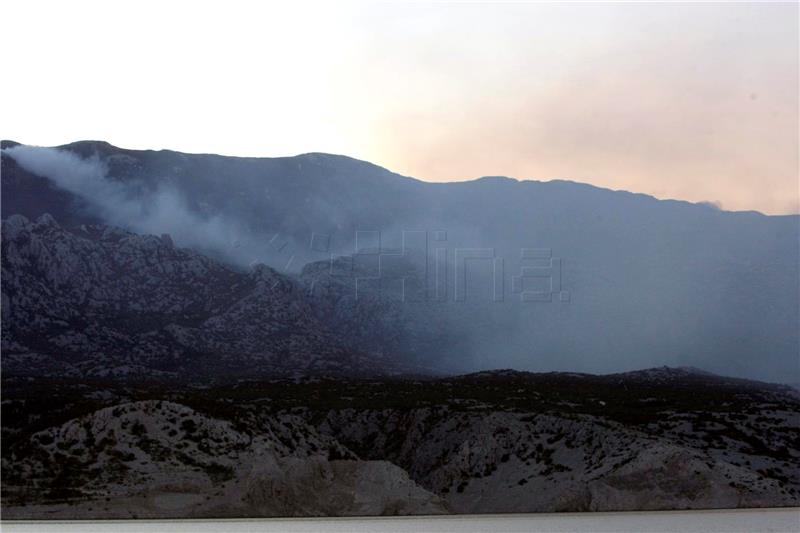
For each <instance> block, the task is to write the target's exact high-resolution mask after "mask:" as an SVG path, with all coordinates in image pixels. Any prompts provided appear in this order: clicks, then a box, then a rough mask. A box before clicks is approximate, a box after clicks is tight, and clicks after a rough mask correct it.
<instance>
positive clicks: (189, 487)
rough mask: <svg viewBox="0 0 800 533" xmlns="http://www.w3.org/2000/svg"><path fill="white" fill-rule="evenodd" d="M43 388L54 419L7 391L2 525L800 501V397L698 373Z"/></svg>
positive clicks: (22, 391) (31, 395)
mask: <svg viewBox="0 0 800 533" xmlns="http://www.w3.org/2000/svg"><path fill="white" fill-rule="evenodd" d="M701 384H702V386H701ZM42 386H44V387H46V388H47V389H48V390H51V391H53V392H52V394H53V395H54V396H55V397H56V398H59V399H62V400H60V401H59V404H63V405H64V408H63V412H62V413H59V409H53V408H52V407H51V406H50V402H42V401H41V400H40V399H39V398H38V396H39V394H38V393H36V392H34V391H32V390H30V388H27V387H22V386H19V385H14V384H13V383H11V384H10V386H9V387H8V392H7V393H6V394H5V397H4V402H3V420H4V430H5V431H6V433H5V434H4V442H6V443H7V444H6V446H4V452H3V453H4V455H3V479H4V484H3V491H4V492H3V505H4V509H3V513H4V516H15V517H32V516H39V517H62V518H69V517H72V518H75V517H127V516H131V514H136V515H137V516H152V517H154V516H275V515H315V514H318V515H339V514H395V513H397V514H407V513H411V514H415V513H435V512H455V513H484V512H492V513H497V512H536V511H548V512H553V511H587V510H594V511H612V510H643V509H704V508H733V507H772V506H787V505H797V504H798V503H799V502H800V395H798V394H797V393H796V391H793V390H792V389H790V388H788V387H784V386H781V385H770V384H766V383H760V382H752V381H743V380H738V379H731V378H723V377H720V376H715V375H711V374H707V373H700V372H697V371H695V370H692V369H673V368H658V369H649V370H646V371H641V372H636V373H628V374H613V375H604V376H595V375H588V374H565V373H547V374H528V373H520V372H513V371H495V372H483V373H480V374H472V375H467V376H460V377H452V378H439V379H435V380H411V379H396V378H394V379H365V380H346V379H341V378H338V379H317V378H303V379H291V380H270V381H248V382H240V383H236V384H226V385H222V386H219V387H213V388H202V389H197V390H186V389H174V388H173V389H170V388H166V389H165V388H163V387H156V386H145V385H139V386H137V387H131V386H127V385H122V384H119V383H118V382H97V381H83V382H77V381H76V382H74V383H72V384H71V385H64V384H58V383H57V382H55V381H54V382H53V383H52V384H50V385H48V384H46V383H43V384H42ZM144 398H150V399H144ZM153 398H163V399H159V400H157V399H153ZM69 406H72V407H69ZM78 406H82V407H78ZM21 408H24V413H25V416H19V415H20V413H22V412H23V411H20V409H21ZM76 408H78V409H79V410H82V411H83V412H84V414H82V415H78V416H75V414H74V412H75V409H76ZM309 495H312V496H309ZM21 502H26V503H27V505H25V506H22V505H21ZM8 513H10V514H8Z"/></svg>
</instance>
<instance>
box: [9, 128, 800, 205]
mask: <svg viewBox="0 0 800 533" xmlns="http://www.w3.org/2000/svg"><path fill="white" fill-rule="evenodd" d="M16 146H36V145H25V144H24V143H19V142H17V141H14V140H10V139H6V140H2V141H0V148H2V149H7V148H12V147H16ZM98 147H102V148H103V149H104V150H106V151H120V152H126V153H134V154H135V153H148V152H149V153H165V154H174V155H178V156H203V157H215V158H229V159H239V160H256V161H258V160H266V161H286V160H295V159H303V158H309V157H324V158H331V159H334V160H342V161H350V162H354V163H357V164H360V165H366V166H368V167H373V168H375V169H378V170H380V171H383V172H386V173H388V174H391V175H393V176H397V177H400V178H405V179H408V180H413V181H415V182H419V183H425V184H462V183H475V182H495V181H508V182H514V183H519V184H522V183H534V184H553V185H559V184H564V185H570V186H578V187H586V188H589V189H594V190H597V191H602V192H610V193H623V194H629V195H633V196H636V197H641V198H647V199H650V200H654V201H657V202H674V203H677V204H687V205H691V206H695V207H702V208H705V209H713V210H715V211H720V212H724V213H752V214H758V215H761V216H764V217H798V219H800V213H789V214H778V215H771V214H767V213H762V212H760V211H758V210H755V209H741V210H728V209H724V208H717V207H710V206H709V205H708V201H699V202H692V201H689V200H682V199H679V198H658V197H657V196H654V195H651V194H647V193H641V192H636V191H629V190H626V189H612V188H610V187H603V186H600V185H595V184H592V183H590V182H584V181H578V180H573V179H567V178H552V179H535V178H516V177H513V176H500V175H487V176H477V177H474V178H465V179H459V180H457V181H449V182H441V181H428V180H425V179H422V178H418V177H414V176H409V175H405V174H400V173H398V172H395V171H392V170H390V169H388V168H387V167H384V166H381V165H379V164H377V163H373V162H371V161H368V160H366V159H359V158H357V157H353V156H349V155H346V154H334V153H328V152H303V153H299V154H295V155H287V156H240V155H224V154H217V153H213V152H182V151H178V150H172V149H169V148H162V149H131V148H122V147H119V146H116V145H113V144H111V143H109V142H107V141H101V140H88V139H87V140H80V141H73V142H70V143H67V144H61V145H57V146H50V147H47V148H54V149H59V150H71V151H75V152H77V153H80V154H84V155H86V154H89V153H91V152H90V150H91V149H94V152H95V153H97V152H98V150H97V148H98Z"/></svg>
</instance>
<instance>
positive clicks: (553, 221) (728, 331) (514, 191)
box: [0, 142, 800, 382]
mask: <svg viewBox="0 0 800 533" xmlns="http://www.w3.org/2000/svg"><path fill="white" fill-rule="evenodd" d="M3 147H4V149H3V151H2V157H1V158H0V159H2V213H3V217H4V218H8V217H9V216H11V215H13V214H17V213H18V214H23V215H25V216H26V217H28V218H29V219H35V218H37V217H39V216H41V215H42V214H43V213H47V212H49V213H51V214H52V215H53V216H54V217H55V218H56V219H57V220H58V221H59V223H60V224H62V225H64V226H65V227H68V228H72V227H73V226H75V225H80V224H82V223H84V224H90V223H96V222H98V220H99V221H102V222H103V223H105V224H110V225H113V226H120V227H124V228H126V229H128V230H130V231H134V232H136V233H140V234H156V235H160V234H162V233H169V234H170V235H171V236H172V238H173V239H174V240H175V243H176V244H177V245H179V246H189V247H192V248H194V249H196V250H199V251H202V252H203V253H204V254H206V255H209V256H211V257H214V258H215V259H217V260H221V261H223V262H227V263H232V264H237V265H239V266H240V267H246V266H247V265H249V264H250V263H251V262H253V261H257V262H263V263H265V264H267V265H269V266H271V267H272V268H274V269H276V270H278V271H280V272H282V273H287V272H292V273H299V272H300V270H301V269H302V266H303V265H304V264H307V263H310V262H315V261H329V260H330V259H331V256H334V257H336V256H350V255H352V254H353V253H357V252H359V249H360V248H363V247H365V246H367V247H373V248H377V249H379V250H381V251H382V253H381V260H382V261H384V262H385V263H386V264H387V265H389V264H391V263H393V262H394V261H393V256H395V255H396V254H395V253H394V250H403V251H405V252H408V255H410V256H414V258H415V268H417V269H418V271H419V284H418V287H417V289H416V292H417V295H418V296H422V297H424V298H429V299H430V298H432V297H433V299H436V298H438V297H439V296H442V297H443V298H444V301H445V302H446V303H447V305H440V306H439V309H438V310H439V311H444V313H439V314H437V316H439V317H443V320H445V321H446V322H447V323H448V324H454V325H455V326H456V328H457V329H456V330H455V331H454V332H453V333H454V334H453V335H451V339H457V342H444V343H441V344H440V345H437V346H436V350H429V351H427V352H426V353H420V351H419V342H418V341H415V340H414V339H407V342H406V341H404V342H402V343H400V346H402V348H403V349H404V350H405V351H406V352H407V353H406V354H404V355H405V356H407V357H409V358H411V359H414V360H417V359H420V358H423V359H424V361H423V366H437V365H439V366H441V365H442V363H443V364H444V365H445V366H447V367H448V368H449V369H450V370H452V371H457V372H467V371H475V370H480V369H483V368H495V367H498V366H507V367H512V368H519V369H527V370H536V371H541V370H547V369H561V370H572V371H584V372H594V373H602V372H608V371H614V370H622V369H626V368H644V367H648V366H654V365H660V364H669V365H672V366H680V365H692V366H697V367H701V368H706V369H709V370H712V371H716V372H722V373H727V374H733V375H737V376H740V377H750V378H756V379H767V380H773V381H774V380H778V379H780V380H783V381H784V382H797V381H798V380H800V367H798V365H797V357H796V356H797V353H798V351H800V334H798V330H797V323H798V320H800V317H798V312H799V311H798V306H797V298H796V295H797V292H798V290H800V288H799V287H798V280H800V270H798V269H799V268H800V266H799V265H798V261H797V257H798V254H800V251H799V250H798V246H799V244H798V243H800V233H798V232H800V219H798V217H797V216H764V215H761V214H759V213H753V212H736V213H734V212H726V211H721V210H718V209H715V208H713V207H709V205H705V204H703V205H701V204H697V205H695V204H689V203H686V202H676V201H659V200H656V199H654V198H651V197H648V196H644V195H638V194H631V193H628V192H624V191H609V190H604V189H599V188H596V187H591V186H588V185H583V184H578V183H572V182H565V181H551V182H537V181H517V180H513V179H509V178H497V177H495V178H482V179H478V180H474V181H470V182H463V183H443V184H434V183H424V182H421V181H417V180H414V179H411V178H408V177H403V176H399V175H397V174H393V173H391V172H389V171H387V170H386V169H382V168H380V167H377V166H375V165H372V164H369V163H366V162H363V161H357V160H354V159H351V158H347V157H342V156H332V155H326V154H305V155H301V156H297V157H286V158H272V159H270V158H233V157H222V156H215V155H192V154H182V153H177V152H171V151H168V150H162V151H136V150H124V149H120V148H117V147H114V146H111V145H109V144H108V143H103V142H79V143H73V144H70V145H66V146H64V147H61V148H59V149H58V150H52V149H45V148H35V147H26V146H18V145H16V144H15V143H12V142H4V143H3ZM456 250H462V251H463V250H474V251H481V253H484V252H485V253H488V254H489V256H491V258H492V259H493V260H494V261H495V263H494V266H492V264H491V261H488V260H486V259H483V260H470V261H469V267H466V266H465V263H464V264H462V263H463V262H464V261H465V260H464V259H459V258H457V257H456ZM525 250H528V252H525ZM531 253H532V254H533V255H534V256H536V257H538V259H537V258H534V259H531V258H530V257H529V255H530V254H531ZM437 254H438V255H437ZM526 254H528V255H526ZM458 265H461V267H459V266H458ZM399 267H400V266H399V265H394V266H393V268H395V269H396V268H399ZM459 268H463V269H464V270H463V271H462V273H459V271H458V269H459ZM493 268H495V269H497V270H496V271H493V270H492V269H493ZM531 268H533V269H534V270H523V269H531ZM537 268H538V269H541V268H544V269H545V270H543V271H541V272H542V273H544V274H547V273H549V274H551V279H550V280H548V279H544V280H542V279H538V280H537V279H535V278H533V279H531V278H527V279H522V278H520V276H521V275H522V273H524V272H535V271H536V269H537ZM391 269H392V268H388V270H391ZM437 269H441V270H437ZM536 275H540V274H534V276H536ZM541 275H543V274H541ZM398 276H399V277H397V278H395V279H393V282H395V283H398V282H400V281H401V280H402V279H404V278H405V276H404V275H403V274H402V273H400V274H399V275H398ZM463 276H466V280H465V281H462V277H463ZM462 284H463V285H464V286H465V292H466V294H465V295H464V296H466V297H465V298H464V299H463V301H456V300H457V297H456V292H457V291H458V290H459V289H458V288H459V287H461V286H462ZM526 291H528V292H530V291H533V292H541V293H542V294H541V295H540V296H541V297H535V300H536V301H533V302H531V301H523V294H522V293H523V292H526ZM498 295H499V296H500V300H499V301H498V300H497V299H496V298H497V297H498ZM536 298H538V300H537V299H536ZM468 306H472V307H473V309H471V310H465V307H468ZM415 312H416V311H415ZM465 317H466V318H465ZM598 317H603V320H599V319H598ZM420 322H421V321H414V324H415V325H417V326H418V325H419V323H420ZM465 323H466V324H469V325H468V326H466V327H465ZM422 333H423V335H422V336H423V337H424V332H422ZM372 348H374V347H372ZM372 351H373V352H378V351H380V350H372ZM386 351H387V350H384V352H386ZM611 353H613V358H612V357H610V356H608V355H607V354H611ZM755 353H758V354H759V355H758V357H759V358H760V361H761V362H762V364H759V365H753V364H752V361H753V357H754V354H755Z"/></svg>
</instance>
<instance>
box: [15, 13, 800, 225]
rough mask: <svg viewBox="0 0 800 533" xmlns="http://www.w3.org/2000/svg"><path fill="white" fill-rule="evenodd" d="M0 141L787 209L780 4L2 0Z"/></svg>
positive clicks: (795, 185)
mask: <svg viewBox="0 0 800 533" xmlns="http://www.w3.org/2000/svg"><path fill="white" fill-rule="evenodd" d="M0 13H2V19H3V22H2V28H1V29H0V44H1V45H2V53H3V57H2V73H3V80H2V83H0V102H2V104H0V105H2V108H0V117H1V118H0V124H2V130H1V131H0V136H2V137H3V138H7V139H14V140H17V141H19V142H23V143H29V144H39V145H56V144H63V143H67V142H71V141H74V140H79V139H102V140H106V141H109V142H111V143H112V144H115V145H118V146H122V147H125V148H153V149H158V148H170V149H174V150H181V151H186V152H213V153H221V154H228V155H253V156H279V155H293V154H297V153H304V152H312V151H320V152H332V153H342V154H347V155H350V156H353V157H357V158H359V159H366V160H369V161H372V162H374V163H377V164H380V165H382V166H385V167H387V168H389V169H391V170H394V171H396V172H400V173H402V174H407V175H411V176H414V177H417V178H420V179H424V180H429V181H452V180H464V179H473V178H475V177H478V176H482V175H508V176H513V177H516V178H519V179H539V180H547V179H554V178H561V179H572V180H576V181H583V182H588V183H592V184H595V185H598V186H602V187H609V188H613V189H626V190H630V191H634V192H643V193H647V194H652V195H654V196H657V197H659V198H678V199H685V200H689V201H713V202H719V203H720V204H721V205H722V207H723V208H725V209H731V210H741V209H756V210H759V211H762V212H765V213H770V214H783V213H797V212H800V190H799V187H800V183H799V181H798V142H799V140H798V5H797V4H792V3H790V4H753V5H747V4H733V3H728V4H696V5H685V4H681V5H677V4H650V3H634V4H613V5H597V4H594V5H588V4H518V3H515V4H452V3H448V4H419V3H417V4H385V3H384V4H349V3H348V4H345V3H336V4H335V5H334V3H333V2H330V3H327V4H299V5H298V4H290V3H289V2H285V3H280V4H263V3H257V2H252V3H247V2H233V1H225V2H186V3H181V2H163V1H162V2H141V1H137V2H125V3H121V2H84V1H70V2H37V1H27V0H26V1H15V2H11V1H8V2H4V3H3V4H2V9H0Z"/></svg>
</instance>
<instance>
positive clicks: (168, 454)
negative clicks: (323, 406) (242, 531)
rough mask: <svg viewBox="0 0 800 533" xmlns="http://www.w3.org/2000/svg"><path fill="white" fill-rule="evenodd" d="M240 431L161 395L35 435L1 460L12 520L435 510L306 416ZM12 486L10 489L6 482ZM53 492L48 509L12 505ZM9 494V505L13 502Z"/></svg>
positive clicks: (398, 477) (391, 471) (382, 465)
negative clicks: (321, 431) (311, 424)
mask: <svg viewBox="0 0 800 533" xmlns="http://www.w3.org/2000/svg"><path fill="white" fill-rule="evenodd" d="M250 429H251V430H252V431H250V432H242V431H241V430H239V429H237V428H235V427H234V426H233V425H232V424H231V423H230V422H226V421H222V420H219V419H213V418H209V417H207V416H204V415H201V414H199V413H197V412H195V411H193V410H192V409H190V408H188V407H186V406H183V405H179V404H175V403H171V402H164V401H145V402H136V403H130V404H122V405H117V406H115V407H108V408H105V409H101V410H99V411H96V412H94V413H91V414H88V415H86V416H83V417H81V418H79V419H74V420H70V421H68V422H66V423H65V424H63V425H61V426H59V427H55V428H50V429H48V430H45V431H40V432H38V433H35V434H34V435H33V436H32V437H31V440H30V446H26V447H18V448H16V452H15V454H13V455H12V456H11V458H10V459H8V461H12V462H13V466H11V465H9V464H8V462H4V465H3V471H4V488H6V491H5V493H4V503H5V505H4V509H3V515H4V518H12V519H13V518H26V517H29V516H31V515H32V513H35V514H36V516H37V517H38V518H73V519H74V518H84V519H85V518H164V517H182V518H190V517H237V518H241V517H248V516H318V515H323V516H330V515H371V514H396V513H403V514H432V513H441V512H444V510H445V508H444V505H443V504H442V502H441V500H440V499H439V498H437V497H436V496H434V495H433V494H430V493H429V492H427V491H425V490H423V489H421V488H420V487H419V486H417V485H416V484H415V483H414V482H412V481H410V480H409V479H408V476H407V475H406V474H405V473H404V472H403V471H402V470H400V469H399V468H398V467H396V466H394V465H392V464H390V463H386V462H382V461H358V460H356V457H355V456H354V455H353V454H352V453H351V452H350V451H348V450H347V449H345V448H343V447H342V446H341V445H339V444H338V443H337V442H336V441H335V440H333V439H331V438H329V437H325V436H322V435H320V434H318V433H317V432H316V431H315V430H314V429H313V428H311V427H309V426H308V425H306V424H305V423H304V422H303V420H302V419H300V418H298V417H296V416H291V415H281V416H279V417H260V418H258V419H257V420H255V421H253V425H252V426H250ZM9 485H10V486H11V488H8V487H9ZM42 495H44V498H43V499H44V501H49V502H50V505H44V506H41V507H39V508H36V507H35V506H34V507H33V508H29V507H28V506H27V505H26V506H25V507H15V506H14V505H13V502H15V501H24V502H29V503H30V501H31V499H33V500H36V499H38V498H39V497H40V496H42ZM9 501H11V502H12V504H11V505H10V506H9V505H8V504H7V502H9Z"/></svg>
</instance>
